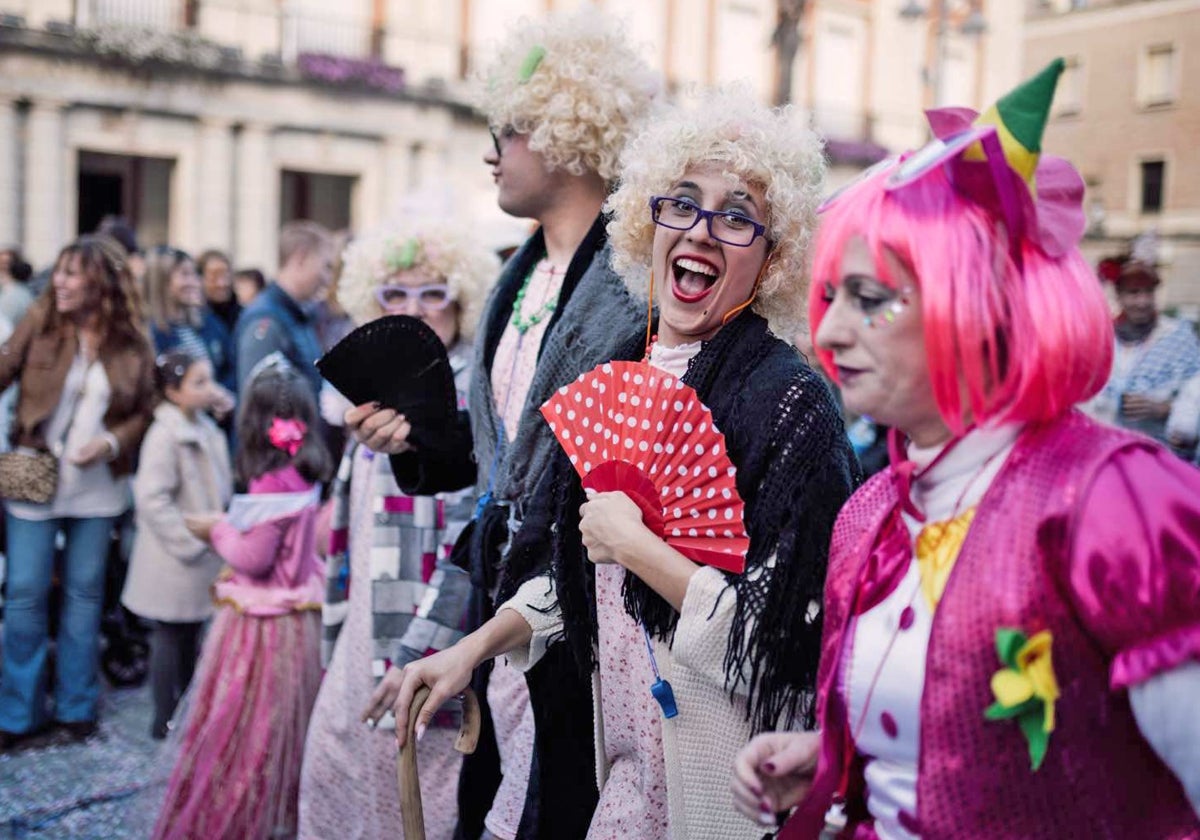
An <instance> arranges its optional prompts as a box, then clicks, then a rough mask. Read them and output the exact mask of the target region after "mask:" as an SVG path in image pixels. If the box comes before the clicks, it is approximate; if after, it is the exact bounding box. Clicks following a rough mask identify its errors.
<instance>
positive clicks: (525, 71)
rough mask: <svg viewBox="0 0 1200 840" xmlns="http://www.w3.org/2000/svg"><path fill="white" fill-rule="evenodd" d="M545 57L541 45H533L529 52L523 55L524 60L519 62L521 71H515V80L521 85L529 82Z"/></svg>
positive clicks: (544, 49)
mask: <svg viewBox="0 0 1200 840" xmlns="http://www.w3.org/2000/svg"><path fill="white" fill-rule="evenodd" d="M545 57H546V48H545V47H543V46H542V45H541V44H535V45H534V46H532V47H530V49H529V52H528V53H526V54H525V60H524V61H522V62H521V69H520V70H518V71H517V78H518V79H519V80H520V82H521V84H525V83H526V82H528V81H529V79H530V78H531V77H532V76H533V74H534V72H535V71H536V70H537V69H538V65H539V64H541V63H542V59H543V58H545Z"/></svg>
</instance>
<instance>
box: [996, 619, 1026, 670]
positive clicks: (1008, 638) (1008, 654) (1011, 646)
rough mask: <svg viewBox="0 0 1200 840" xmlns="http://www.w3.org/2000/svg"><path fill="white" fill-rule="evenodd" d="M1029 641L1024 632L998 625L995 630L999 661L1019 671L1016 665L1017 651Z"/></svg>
mask: <svg viewBox="0 0 1200 840" xmlns="http://www.w3.org/2000/svg"><path fill="white" fill-rule="evenodd" d="M1027 641H1029V639H1028V638H1027V637H1026V635H1025V634H1024V633H1022V632H1021V631H1020V630H1016V629H1014V628H1012V627H1000V628H998V629H997V630H996V653H998V654H999V655H1000V661H1001V662H1003V663H1004V664H1005V665H1007V666H1008V667H1009V668H1012V669H1013V670H1014V671H1019V670H1020V669H1019V668H1018V667H1017V653H1018V652H1019V651H1020V650H1021V648H1023V647H1024V646H1025V643H1026V642H1027Z"/></svg>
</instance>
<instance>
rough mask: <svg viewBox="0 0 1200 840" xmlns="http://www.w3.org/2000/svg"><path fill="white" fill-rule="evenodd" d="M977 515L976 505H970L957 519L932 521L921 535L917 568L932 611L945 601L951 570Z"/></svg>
mask: <svg viewBox="0 0 1200 840" xmlns="http://www.w3.org/2000/svg"><path fill="white" fill-rule="evenodd" d="M974 518H975V508H974V507H970V508H967V509H966V510H965V511H963V512H962V513H960V514H959V515H958V516H956V517H954V518H953V519H947V520H946V521H944V522H931V523H930V524H928V525H926V526H925V527H924V528H922V529H921V532H920V533H919V534H917V570H918V571H919V572H920V574H921V592H922V593H923V594H924V595H925V601H926V602H927V603H928V604H929V609H930V610H931V611H932V610H936V609H937V605H938V602H939V601H941V600H942V593H943V592H945V591H946V582H947V581H948V580H950V570H951V569H953V568H954V561H955V560H957V559H958V552H959V549H961V548H962V544H963V540H965V539H966V538H967V531H968V530H969V529H970V527H971V521H972V520H973V519H974Z"/></svg>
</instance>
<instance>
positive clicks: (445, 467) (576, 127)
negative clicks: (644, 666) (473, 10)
mask: <svg viewBox="0 0 1200 840" xmlns="http://www.w3.org/2000/svg"><path fill="white" fill-rule="evenodd" d="M480 82H481V95H480V100H479V101H480V107H481V109H482V110H483V111H484V113H485V114H486V115H487V117H488V121H489V123H490V126H491V131H492V138H493V145H492V147H491V148H490V149H488V151H487V152H486V153H485V154H484V157H483V159H484V162H485V163H486V164H487V165H488V166H489V167H490V168H491V171H492V176H493V178H494V180H495V182H496V187H497V191H498V196H497V198H498V202H499V205H500V208H501V209H502V210H504V211H505V212H506V213H508V214H510V215H512V216H516V217H519V218H528V219H533V220H534V221H535V222H537V224H538V227H537V230H536V232H535V233H534V234H533V235H532V236H531V237H530V238H529V239H528V241H526V242H525V243H524V245H522V247H521V248H520V250H518V251H517V253H516V254H515V255H514V256H513V258H512V259H511V260H510V261H509V263H508V264H507V265H506V266H505V268H504V270H503V271H502V272H501V275H500V278H499V280H498V281H497V284H496V288H495V290H494V291H493V293H492V296H491V299H490V301H489V303H488V307H487V309H486V311H485V313H484V317H483V321H482V323H481V324H480V330H479V338H478V340H477V342H476V354H477V356H476V362H475V370H474V379H473V381H472V384H471V398H470V400H471V403H470V423H469V436H470V439H469V440H468V439H466V438H465V435H466V433H465V432H464V442H463V446H462V448H461V453H460V457H459V458H458V459H457V460H455V461H454V462H453V463H447V462H446V461H445V460H440V461H439V462H437V463H433V460H432V458H431V456H430V455H429V454H427V453H422V452H418V451H413V450H411V449H410V448H409V447H408V445H407V442H406V440H407V436H408V431H409V429H408V424H407V423H405V422H404V419H403V418H402V417H398V416H396V415H395V413H394V412H390V411H386V410H383V411H374V410H372V409H371V407H370V406H362V407H360V408H358V409H354V410H352V411H351V412H349V413H348V415H347V418H346V419H347V424H348V425H349V426H350V427H351V428H352V429H354V430H355V434H356V435H357V437H358V438H359V440H361V441H363V442H364V443H366V444H367V445H368V446H370V447H371V448H372V449H375V450H377V451H382V452H387V453H389V454H391V455H392V465H393V469H394V472H395V474H396V477H397V481H398V482H399V484H400V486H401V488H402V489H403V490H404V491H405V492H408V493H414V494H431V493H435V492H439V491H445V490H452V489H455V487H461V486H464V485H466V484H469V483H471V482H472V481H473V482H474V483H475V487H476V490H477V493H478V496H479V503H478V506H477V508H476V516H475V519H474V521H473V523H472V525H471V526H470V527H469V528H468V530H467V531H466V532H465V534H464V537H463V539H462V540H460V541H459V545H458V546H457V548H456V552H457V553H458V554H459V556H460V558H462V562H463V563H464V564H466V565H468V566H469V568H470V571H471V576H472V582H473V584H474V587H475V590H474V604H473V609H472V616H471V618H472V625H473V627H472V628H471V629H474V628H475V627H478V626H480V625H481V624H483V623H484V622H485V621H486V620H487V619H488V618H490V617H491V616H492V614H493V612H494V611H495V606H496V604H497V603H499V601H500V600H501V599H498V597H497V595H498V592H499V591H500V590H501V588H502V587H503V588H504V592H505V593H506V594H511V593H512V592H513V591H516V589H517V585H518V584H520V583H521V581H512V580H509V579H507V578H506V577H505V563H506V556H505V552H506V551H507V550H508V546H509V545H511V544H512V543H511V542H510V539H511V538H512V537H513V536H514V535H515V534H517V532H518V531H520V534H521V539H520V540H519V542H520V544H521V545H522V546H532V547H533V548H530V549H528V550H537V547H538V546H545V545H546V543H547V542H548V540H547V537H548V533H547V528H546V524H545V520H544V519H543V518H540V517H539V516H538V511H539V510H543V509H545V508H546V506H547V505H546V504H545V499H543V498H540V497H542V496H545V495H546V494H547V493H549V492H551V491H550V488H548V487H538V486H537V485H536V482H537V479H538V477H539V476H540V475H542V474H543V473H544V472H545V466H546V464H547V463H548V462H549V460H550V457H551V455H552V454H553V451H554V447H555V445H556V444H555V442H554V439H553V435H552V434H551V433H550V430H549V428H548V427H547V426H546V424H545V422H544V421H543V420H542V418H541V416H540V415H539V413H538V406H540V405H541V404H542V403H543V402H544V401H545V400H546V399H547V398H548V397H549V396H550V395H551V394H552V393H554V391H555V390H556V389H557V388H559V387H561V386H563V385H565V384H567V383H569V382H571V381H573V380H574V379H575V378H576V377H577V376H579V374H581V373H584V372H585V371H588V370H590V369H591V368H593V367H595V366H596V365H597V364H600V363H602V362H605V361H608V360H609V359H611V358H613V357H615V356H618V355H620V354H621V353H622V352H624V353H628V352H629V348H630V347H631V346H635V345H636V344H637V343H638V342H639V341H643V340H644V335H643V334H642V331H643V330H644V328H645V312H644V310H642V309H641V308H640V306H639V305H638V304H636V303H635V302H634V300H633V298H632V297H631V296H630V295H629V293H628V292H627V291H626V289H625V287H624V284H623V283H622V282H621V280H620V278H619V277H618V276H617V275H616V274H615V273H614V272H613V270H612V268H611V267H610V265H609V249H608V245H607V235H606V232H605V219H604V218H603V217H602V215H601V207H602V206H603V204H604V201H605V198H606V196H607V195H608V192H609V188H610V185H611V180H612V179H613V177H614V176H615V174H616V170H617V160H618V157H619V155H620V153H621V150H622V147H623V146H624V143H625V140H626V138H627V136H629V134H630V131H631V129H633V128H634V127H635V126H636V124H637V123H638V122H639V121H640V120H642V119H643V118H644V117H645V116H646V113H647V111H648V110H649V107H650V103H651V99H652V98H653V96H654V94H655V93H656V91H657V87H658V83H657V79H656V78H655V77H654V75H653V74H652V72H651V71H650V70H649V68H648V67H647V66H646V64H645V63H644V62H643V61H642V60H641V58H640V57H639V56H638V55H637V54H636V53H635V52H633V51H632V50H631V49H630V47H629V46H628V39H627V38H626V37H625V35H624V33H623V32H622V31H621V30H620V28H619V27H618V26H616V25H615V24H614V22H613V21H611V20H610V19H608V18H605V17H604V16H602V15H601V14H599V13H598V12H596V11H595V10H594V9H591V8H584V9H583V10H581V11H579V12H576V13H574V14H569V15H559V16H551V17H548V18H546V19H544V20H540V21H535V22H530V21H525V22H522V23H521V24H520V25H519V26H518V28H517V29H516V30H515V31H513V32H512V33H511V35H510V36H509V38H508V39H507V40H506V41H505V42H504V43H503V44H502V45H501V46H500V49H499V51H498V52H497V54H496V57H495V59H494V61H493V62H492V63H491V65H490V66H488V67H487V68H486V69H485V71H484V72H483V74H482V78H481V79H480ZM467 428H468V426H467V425H466V424H464V430H465V429H467ZM451 478H452V479H453V481H450V482H449V483H447V482H448V480H449V479H451ZM452 485H453V486H452ZM549 589H550V587H549V586H548V582H547V581H545V580H534V581H529V582H528V584H527V586H524V587H520V591H519V592H518V593H517V597H526V596H527V597H528V598H529V599H530V600H536V599H538V598H541V599H544V598H545V597H546V595H547V592H548V591H549ZM535 590H536V591H535ZM500 615H501V616H504V617H505V618H506V619H507V620H506V621H505V622H501V628H502V629H501V630H500V635H499V636H498V637H496V638H494V639H484V643H485V644H487V645H492V644H495V645H496V646H497V647H496V650H502V649H507V647H510V646H511V645H506V639H505V638H504V637H503V636H504V632H505V630H504V628H506V627H507V628H511V627H514V626H517V625H520V626H522V627H525V630H524V632H526V633H527V632H528V627H527V626H526V620H525V619H523V618H522V617H521V616H520V615H519V614H518V613H517V612H516V611H514V610H501V611H500ZM490 626H492V625H489V627H490ZM554 648H559V649H560V650H552V652H551V653H550V654H548V655H547V657H546V660H553V659H556V658H562V662H561V663H559V664H560V665H562V664H566V665H568V666H570V665H571V662H570V661H569V660H570V657H571V653H570V652H569V651H568V650H566V646H565V645H556V646H554ZM439 656H440V655H439ZM439 656H435V657H434V658H433V661H432V663H431V664H430V663H429V662H428V661H427V664H426V665H425V666H422V667H433V668H437V667H440V665H439V663H441V662H445V661H447V660H448V659H452V658H453V657H449V658H439ZM414 667H415V665H414V666H409V667H408V668H407V669H406V672H407V673H405V672H400V671H395V672H392V673H390V674H389V675H388V676H387V677H386V678H385V680H384V682H383V684H382V685H381V687H380V691H379V692H378V693H377V695H376V698H374V702H375V707H374V709H373V711H377V712H379V713H381V712H382V710H383V709H385V708H387V707H389V706H391V705H392V703H393V702H394V701H396V698H397V696H399V697H400V700H399V701H396V702H398V703H402V704H403V706H404V709H405V711H406V710H407V700H408V698H410V697H411V691H412V689H413V687H414V686H415V684H417V683H418V682H419V681H421V680H422V677H421V676H420V675H419V672H420V669H417V670H416V671H414ZM559 670H560V671H561V667H560V668H559ZM550 673H554V666H553V665H548V664H547V663H546V661H545V660H544V661H543V663H539V665H538V666H537V667H535V668H534V669H532V670H531V671H529V672H528V673H527V674H526V675H525V676H522V675H521V674H520V673H518V672H517V671H516V670H514V669H513V668H512V667H510V665H509V664H508V663H507V662H504V661H501V662H497V663H496V664H495V665H494V667H493V666H491V665H486V666H483V667H482V668H480V669H478V670H477V671H476V673H475V675H474V678H473V680H472V684H473V685H474V687H475V690H476V692H477V693H478V694H479V696H480V699H481V700H482V701H484V703H483V705H484V709H485V715H484V717H485V727H484V735H483V738H482V739H481V746H480V749H479V750H478V751H477V752H476V754H475V755H474V756H473V757H471V758H470V759H469V760H468V761H467V763H466V764H465V765H464V769H463V776H462V779H461V781H460V785H459V815H460V816H459V819H460V822H459V830H458V836H459V837H463V838H477V837H480V836H485V837H487V836H490V837H496V838H515V837H522V838H525V837H557V838H564V837H574V836H583V834H584V833H585V832H586V829H587V824H588V820H589V819H590V816H591V813H590V810H589V809H583V810H580V809H578V808H571V809H563V808H561V805H560V807H559V808H558V810H556V809H555V805H556V804H559V803H564V802H572V803H578V802H579V801H581V799H583V800H585V801H586V800H587V799H588V798H589V797H590V801H591V802H592V803H593V804H594V802H595V798H596V791H595V779H594V778H593V777H592V776H593V774H592V772H591V771H590V769H588V764H589V763H588V762H580V763H577V764H576V765H575V766H573V767H571V768H562V767H555V766H548V765H547V763H546V762H545V761H540V762H539V761H534V760H533V758H532V756H533V755H534V753H535V752H536V751H535V750H534V738H535V735H534V733H535V731H536V739H537V741H538V742H543V741H545V740H553V739H556V738H558V739H560V740H561V739H562V738H565V737H570V736H569V735H568V734H567V733H566V731H565V729H564V727H563V726H562V720H561V719H562V717H563V711H564V710H566V709H578V708H588V707H589V705H590V702H591V701H590V696H591V694H590V691H591V689H590V684H589V682H588V680H587V678H586V675H585V672H584V671H582V670H580V679H579V680H578V682H577V683H576V684H570V685H569V684H566V683H563V682H562V681H561V680H558V679H557V678H556V681H555V686H554V690H553V691H552V692H551V694H553V695H554V696H555V697H556V698H557V699H558V700H561V701H562V702H561V704H558V703H557V702H556V704H555V705H556V706H558V708H534V707H531V705H530V700H529V689H528V688H527V686H526V679H528V681H529V686H530V687H536V685H537V682H538V680H539V679H543V680H544V679H547V675H548V674H550ZM435 693H436V692H435ZM538 693H539V692H536V691H535V694H538ZM576 694H578V695H579V696H576ZM431 699H432V702H430V703H428V704H427V705H426V707H425V709H426V711H424V712H422V713H421V715H420V719H419V721H418V725H419V726H420V727H423V726H424V725H425V724H427V723H428V721H429V719H430V717H431V716H432V714H433V712H434V709H435V708H436V706H437V705H438V704H439V703H440V702H441V701H442V700H444V699H446V698H443V697H438V696H435V697H433V698H431ZM402 719H403V718H398V720H402ZM579 746H580V749H581V750H586V751H590V750H591V749H592V744H591V742H590V739H584V740H581V741H580V744H579ZM538 754H540V753H538ZM531 764H532V769H531ZM580 768H582V771H583V772H580ZM564 810H566V811H569V812H567V813H564Z"/></svg>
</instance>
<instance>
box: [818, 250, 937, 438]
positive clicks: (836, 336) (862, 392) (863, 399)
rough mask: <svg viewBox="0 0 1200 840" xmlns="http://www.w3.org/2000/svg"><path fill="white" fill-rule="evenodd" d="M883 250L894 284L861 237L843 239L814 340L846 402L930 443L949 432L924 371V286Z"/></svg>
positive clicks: (884, 422)
mask: <svg viewBox="0 0 1200 840" xmlns="http://www.w3.org/2000/svg"><path fill="white" fill-rule="evenodd" d="M885 254H886V256H887V259H888V262H889V265H888V275H889V276H890V277H893V278H895V280H896V282H897V286H898V288H892V287H891V286H888V285H887V284H886V283H885V282H884V281H883V280H882V279H881V278H880V276H879V270H878V268H877V267H876V265H875V262H874V259H873V258H872V256H871V253H870V251H869V249H868V248H867V244H866V242H864V241H863V239H862V238H861V237H857V236H856V237H853V238H852V239H850V240H849V241H848V242H847V244H846V248H845V251H844V255H843V259H842V264H841V275H840V277H839V278H837V280H835V281H827V282H826V284H825V287H824V293H825V302H826V304H827V305H828V307H829V308H828V309H827V310H826V311H825V314H824V316H823V317H822V318H821V319H820V324H819V325H818V327H817V332H816V335H815V336H814V341H815V343H816V345H817V346H818V347H819V348H821V350H823V351H826V352H828V353H829V354H830V355H831V359H830V361H831V362H832V364H833V369H834V372H835V375H836V379H837V382H838V385H839V386H840V387H841V389H842V398H843V400H844V401H845V404H846V407H847V408H848V409H850V410H851V411H853V412H855V413H856V414H868V415H870V416H871V417H873V418H874V419H875V420H876V421H877V422H879V423H882V424H884V425H887V426H897V427H899V428H900V429H901V430H902V431H904V432H905V433H906V434H907V435H908V436H909V437H910V438H911V439H912V440H914V441H916V442H918V443H920V444H921V445H929V444H931V443H936V442H938V441H939V440H942V439H944V438H945V436H946V434H947V431H946V426H945V424H944V423H943V421H942V418H941V415H940V413H939V412H938V407H937V401H936V400H935V399H934V396H933V385H932V382H931V380H930V376H929V367H928V360H927V357H926V352H925V334H924V327H923V320H922V315H921V306H920V301H921V293H920V290H919V289H918V288H917V284H916V280H915V279H914V278H913V276H912V274H911V273H910V272H909V271H908V270H907V269H906V268H905V267H904V266H903V265H902V264H901V263H900V261H899V260H898V259H895V258H894V257H893V256H891V254H890V252H885Z"/></svg>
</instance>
